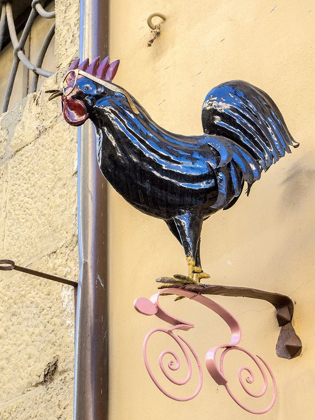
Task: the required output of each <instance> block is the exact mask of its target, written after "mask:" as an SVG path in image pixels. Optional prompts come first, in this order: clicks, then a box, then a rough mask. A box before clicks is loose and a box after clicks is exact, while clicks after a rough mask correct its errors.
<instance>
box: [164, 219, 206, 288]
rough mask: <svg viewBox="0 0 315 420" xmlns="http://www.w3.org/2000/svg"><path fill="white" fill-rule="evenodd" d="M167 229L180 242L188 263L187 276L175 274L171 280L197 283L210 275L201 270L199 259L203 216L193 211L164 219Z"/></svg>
mask: <svg viewBox="0 0 315 420" xmlns="http://www.w3.org/2000/svg"><path fill="white" fill-rule="evenodd" d="M166 223H167V225H168V227H169V229H170V230H171V232H172V233H173V235H174V236H175V237H176V238H177V240H178V241H179V242H180V243H181V244H182V246H183V248H184V250H185V255H186V260H187V263H188V276H183V275H180V274H175V275H174V276H173V277H172V279H171V280H172V282H173V283H174V282H179V283H184V284H187V283H195V284H199V283H200V280H201V279H203V278H209V277H210V276H209V275H208V274H206V273H204V272H203V270H202V268H201V261H200V234H201V228H202V223H203V218H202V217H200V216H199V215H197V214H195V213H185V214H183V215H180V216H176V217H174V218H173V219H172V220H168V221H166Z"/></svg>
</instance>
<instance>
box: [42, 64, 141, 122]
mask: <svg viewBox="0 0 315 420" xmlns="http://www.w3.org/2000/svg"><path fill="white" fill-rule="evenodd" d="M79 75H80V76H83V77H85V78H86V79H90V80H92V81H93V82H95V83H98V84H99V85H102V86H104V87H106V88H107V89H109V90H111V91H113V92H118V93H121V94H122V95H124V96H125V98H126V99H127V101H128V103H129V106H130V108H131V109H132V111H133V112H134V113H135V114H139V111H138V109H137V107H136V105H135V104H134V103H133V102H132V100H131V98H130V95H129V94H128V92H126V91H125V90H124V89H122V88H119V87H118V86H116V85H114V84H112V83H109V82H106V81H105V80H102V79H99V78H98V77H95V76H92V75H91V74H89V73H86V72H85V71H83V70H80V69H76V70H69V71H68V72H67V73H66V75H65V77H64V78H63V81H62V82H61V84H60V90H47V91H46V92H47V93H52V95H51V96H50V97H49V99H48V100H49V101H50V100H52V99H54V98H56V97H57V96H61V95H64V96H69V95H70V94H71V93H72V92H73V90H74V88H75V86H76V84H77V80H78V77H79Z"/></svg>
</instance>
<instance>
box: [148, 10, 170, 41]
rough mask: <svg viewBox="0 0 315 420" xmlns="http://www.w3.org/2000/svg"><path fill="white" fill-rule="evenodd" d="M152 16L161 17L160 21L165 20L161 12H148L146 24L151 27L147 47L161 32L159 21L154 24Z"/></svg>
mask: <svg viewBox="0 0 315 420" xmlns="http://www.w3.org/2000/svg"><path fill="white" fill-rule="evenodd" d="M154 17H158V18H161V19H162V22H161V23H163V22H165V20H166V16H165V15H164V14H163V13H160V12H153V13H150V14H149V16H148V18H147V24H148V25H149V28H150V29H151V36H150V39H149V41H148V47H151V45H152V44H153V42H154V41H155V40H156V38H157V37H158V36H159V35H160V33H161V23H159V24H156V25H155V24H154V23H153V21H152V19H153V18H154Z"/></svg>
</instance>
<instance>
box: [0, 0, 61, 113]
mask: <svg viewBox="0 0 315 420" xmlns="http://www.w3.org/2000/svg"><path fill="white" fill-rule="evenodd" d="M38 15H39V16H42V17H43V18H45V19H52V18H54V17H55V12H46V10H45V9H44V8H43V6H42V4H41V0H34V1H33V2H32V10H31V13H30V15H29V17H28V19H27V22H26V24H25V27H24V30H23V32H22V35H21V38H20V40H19V39H18V37H17V34H16V29H15V24H14V19H13V12H12V5H11V4H10V3H5V4H3V6H2V10H1V19H0V50H1V47H2V43H3V38H4V33H5V30H6V27H7V26H8V29H9V34H10V39H11V42H12V45H13V48H14V58H13V63H12V67H11V71H10V76H9V80H8V84H7V88H6V91H5V94H4V100H3V107H2V112H6V111H7V110H8V106H9V102H10V98H11V94H12V90H13V85H14V81H15V77H16V73H17V70H18V66H19V62H20V61H21V62H22V64H23V65H24V66H25V67H27V68H28V69H29V70H31V71H32V72H33V73H34V77H33V81H32V86H31V89H30V92H35V90H36V88H37V85H38V76H43V77H49V76H51V75H52V74H53V73H52V72H50V71H48V70H44V69H42V68H41V66H42V63H43V61H44V58H45V54H46V52H47V49H48V46H49V44H50V42H51V40H52V38H53V36H54V32H55V25H52V27H51V28H50V30H49V32H48V34H47V36H46V38H45V40H44V42H43V45H42V48H41V50H40V52H39V55H38V58H37V61H36V64H35V65H34V64H33V63H32V62H31V61H30V60H29V59H28V58H27V57H26V56H25V54H24V46H25V43H26V40H27V37H28V36H29V34H30V32H31V29H32V25H33V23H34V21H35V19H36V17H37V16H38Z"/></svg>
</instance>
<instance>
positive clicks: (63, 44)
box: [55, 0, 80, 68]
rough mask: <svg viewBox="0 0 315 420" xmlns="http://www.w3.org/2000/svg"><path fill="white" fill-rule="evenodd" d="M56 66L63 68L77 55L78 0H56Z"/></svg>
mask: <svg viewBox="0 0 315 420" xmlns="http://www.w3.org/2000/svg"><path fill="white" fill-rule="evenodd" d="M55 4H56V35H55V37H56V45H57V48H56V52H55V59H56V67H57V68H64V67H67V66H68V64H69V63H70V62H71V61H72V60H73V59H74V58H76V57H78V46H79V23H80V17H79V16H80V13H79V12H80V1H78V0H76V1H72V0H56V2H55Z"/></svg>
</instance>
